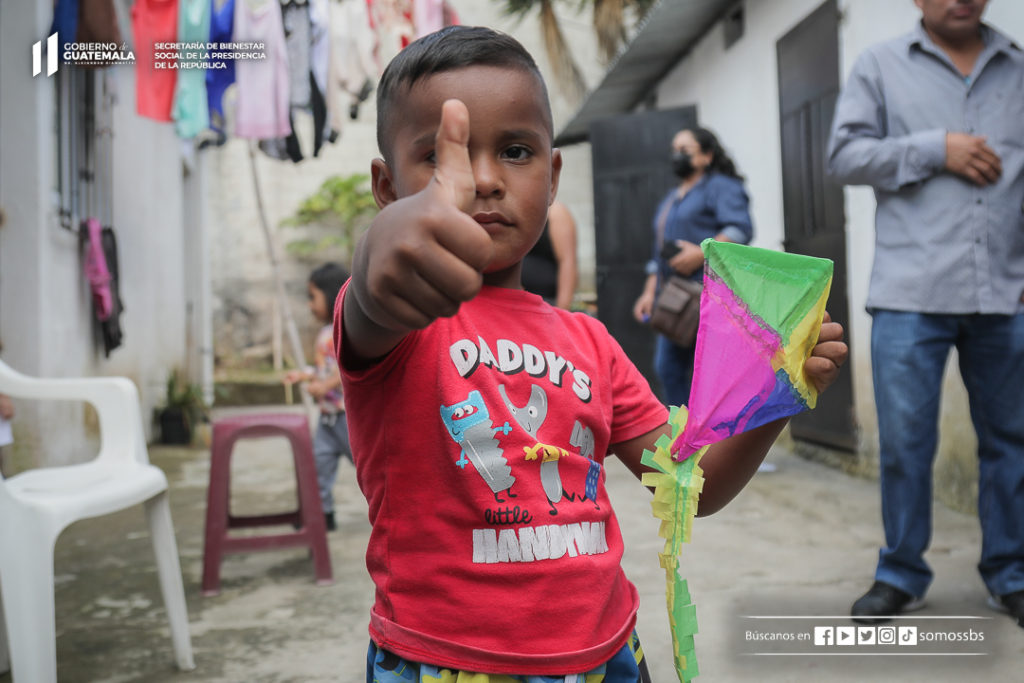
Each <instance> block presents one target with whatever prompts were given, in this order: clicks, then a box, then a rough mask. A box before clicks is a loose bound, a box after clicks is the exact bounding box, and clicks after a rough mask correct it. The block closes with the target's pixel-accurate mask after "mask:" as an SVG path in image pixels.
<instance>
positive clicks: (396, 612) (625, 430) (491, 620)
mask: <svg viewBox="0 0 1024 683" xmlns="http://www.w3.org/2000/svg"><path fill="white" fill-rule="evenodd" d="M346 291H347V286H346V289H343V290H342V296H339V297H338V302H339V303H338V306H339V310H340V306H341V302H342V300H343V297H344V295H345V292H346ZM341 328H342V325H341V316H340V315H336V316H335V335H334V339H335V340H336V351H337V350H339V349H340V340H341V339H342V329H341ZM342 366H343V363H342ZM342 378H343V380H344V389H345V397H346V406H347V409H348V415H349V433H350V438H351V443H352V452H353V453H354V455H355V463H356V474H357V478H358V481H359V486H360V488H361V489H362V491H363V494H364V495H365V496H366V499H367V501H368V503H369V516H370V522H371V524H372V525H373V530H372V532H371V535H370V542H369V547H368V549H367V554H366V564H367V568H368V569H369V572H370V576H371V577H372V579H373V581H374V584H375V585H376V602H375V604H374V606H373V609H372V612H371V617H370V635H371V636H372V638H373V639H374V641H375V642H376V643H377V644H378V645H379V646H381V647H383V648H385V649H387V650H390V651H392V652H394V653H396V654H398V655H401V656H404V657H407V658H410V659H413V660H416V661H420V662H426V663H431V664H435V665H439V666H448V667H454V668H458V669H463V670H469V671H478V672H482V673H530V674H539V675H543V674H552V675H553V674H565V673H570V672H579V671H586V670H589V669H591V668H593V667H596V666H597V665H599V664H601V663H602V662H604V661H607V660H608V659H609V658H610V657H612V656H613V655H614V654H615V652H616V651H617V650H618V649H619V648H620V647H621V646H622V645H623V643H625V641H626V639H627V638H628V637H629V634H630V632H631V631H632V629H633V626H634V623H635V620H636V610H637V607H638V594H637V591H636V589H635V588H634V586H633V585H632V584H631V583H630V582H629V580H627V579H626V576H625V573H624V572H623V570H622V568H621V565H620V560H621V557H622V549H623V547H622V537H621V534H620V531H619V525H618V522H617V520H616V518H615V515H614V514H613V513H612V509H611V503H610V502H609V500H608V496H607V493H606V492H605V488H604V473H603V468H602V467H601V464H602V463H603V461H604V458H605V455H606V453H607V451H608V447H609V444H612V443H617V442H621V441H625V440H627V439H631V438H634V437H637V436H640V435H642V434H646V433H647V432H649V431H651V430H653V429H656V428H658V427H660V426H662V425H664V424H665V422H666V419H667V415H668V413H667V410H666V408H665V407H664V406H663V405H662V404H661V403H660V402H659V401H658V400H657V398H655V396H654V395H653V393H652V392H651V390H650V388H649V386H648V384H647V382H646V380H644V378H643V377H642V376H641V374H640V373H639V371H638V370H637V369H636V367H635V366H634V365H633V364H632V363H631V362H630V361H629V360H628V359H627V358H626V355H625V353H624V352H623V351H622V349H621V347H620V346H619V345H618V344H617V343H616V342H615V341H614V340H613V339H612V338H611V336H610V335H609V334H608V332H607V330H606V329H605V328H604V326H603V325H602V324H601V323H599V322H598V321H596V320H594V319H593V318H591V317H589V316H587V315H585V314H582V313H575V314H574V313H568V312H566V311H562V310H560V309H556V308H554V307H552V306H549V305H548V304H546V303H545V302H544V301H543V300H542V299H541V298H540V297H538V296H536V295H534V294H529V293H527V292H523V291H519V290H511V289H502V288H494V287H484V288H483V290H482V291H481V292H480V294H479V295H478V296H477V297H476V298H475V299H473V300H472V301H470V302H468V303H465V304H463V305H462V307H461V308H460V310H459V313H458V315H456V316H455V317H453V318H441V319H438V320H437V321H435V322H434V323H432V324H431V325H430V326H429V327H428V328H426V329H425V330H420V331H417V332H413V333H411V334H409V335H408V336H407V337H406V338H405V339H404V340H403V341H402V343H401V344H399V346H398V347H397V348H395V350H394V351H392V352H391V353H390V354H389V355H388V356H387V357H386V358H385V359H384V360H383V361H381V362H380V363H379V364H377V365H375V366H373V367H372V368H370V369H369V370H366V371H361V372H348V371H345V370H344V369H343V370H342ZM637 493H638V495H641V493H642V491H641V490H640V488H639V484H638V485H637Z"/></svg>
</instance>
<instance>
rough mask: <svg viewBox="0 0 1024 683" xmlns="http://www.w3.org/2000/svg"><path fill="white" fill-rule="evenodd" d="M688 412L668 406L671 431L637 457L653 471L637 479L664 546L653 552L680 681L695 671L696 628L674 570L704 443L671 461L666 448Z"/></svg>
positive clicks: (696, 491) (686, 535)
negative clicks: (647, 492)
mask: <svg viewBox="0 0 1024 683" xmlns="http://www.w3.org/2000/svg"><path fill="white" fill-rule="evenodd" d="M688 415H689V413H688V411H687V410H686V408H685V407H684V406H680V407H678V408H672V409H671V413H670V415H669V425H671V427H672V434H671V436H662V437H661V438H660V439H659V440H658V441H657V443H655V450H654V452H653V453H652V452H651V451H644V455H643V458H642V459H641V462H643V464H644V465H647V466H648V467H650V468H652V469H655V470H658V471H657V472H645V473H644V475H643V480H642V481H643V483H644V485H645V486H651V487H653V488H654V499H653V500H652V501H651V510H652V511H653V512H654V516H655V517H657V518H658V519H660V520H661V528H660V529H659V530H658V535H659V536H661V537H662V538H664V539H665V548H664V550H663V551H662V552H660V553H658V557H659V559H660V560H661V566H662V568H664V570H665V600H666V603H667V605H668V620H669V624H670V625H671V627H672V649H673V655H674V658H675V665H676V674H677V675H678V676H679V680H680V683H686V681H689V680H691V679H692V678H694V677H695V676H697V674H698V673H699V672H698V671H697V657H696V655H695V653H694V647H693V635H694V634H695V633H696V632H697V608H696V606H695V605H693V604H692V603H691V602H690V592H689V590H688V589H687V587H686V579H684V578H683V577H682V576H680V574H679V555H680V553H681V552H682V546H683V543H688V542H689V541H690V530H691V528H692V527H693V518H694V516H695V515H696V514H697V500H698V498H700V491H701V488H703V486H704V476H703V475H704V472H703V470H701V468H700V465H699V463H700V459H701V457H702V456H703V455H704V452H705V451H707V446H705V447H704V448H702V449H700V450H699V451H697V452H696V453H694V454H693V455H692V456H690V457H689V458H687V459H686V460H683V461H682V462H676V461H675V460H673V459H672V452H673V451H675V450H677V449H676V448H675V447H674V446H675V442H676V439H678V438H679V436H680V435H681V434H682V433H683V428H684V427H685V426H686V420H687V417H688Z"/></svg>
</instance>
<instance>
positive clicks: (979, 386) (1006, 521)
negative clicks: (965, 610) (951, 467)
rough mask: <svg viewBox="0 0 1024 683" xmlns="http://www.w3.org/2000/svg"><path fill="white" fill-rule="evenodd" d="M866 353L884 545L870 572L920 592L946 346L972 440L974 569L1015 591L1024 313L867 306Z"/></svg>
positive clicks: (1021, 509)
mask: <svg viewBox="0 0 1024 683" xmlns="http://www.w3.org/2000/svg"><path fill="white" fill-rule="evenodd" d="M872 315H873V323H872V328H871V358H872V365H873V370H872V376H873V379H874V385H875V403H876V408H877V410H878V433H879V442H880V444H879V445H880V449H879V458H880V466H881V471H880V476H881V487H882V520H883V523H884V526H885V544H886V547H884V548H882V550H881V552H880V553H879V558H878V568H877V570H876V572H875V578H876V579H877V580H878V581H884V582H885V583H888V584H890V585H893V586H896V587H897V588H900V589H902V590H904V591H906V592H908V593H910V594H912V595H914V596H915V597H922V596H924V594H925V591H927V589H928V585H929V584H930V583H931V579H932V571H931V569H930V568H929V567H928V565H927V563H926V562H925V561H924V558H923V554H924V551H925V550H926V549H927V547H928V544H929V541H930V540H931V526H932V517H931V510H932V463H933V461H934V459H935V450H936V444H937V442H938V415H939V397H940V393H941V388H942V374H943V369H944V368H945V365H946V359H947V357H948V355H949V350H950V348H951V347H955V348H956V349H957V352H958V354H959V359H960V374H961V376H962V377H963V381H964V385H965V386H966V388H967V394H968V397H969V401H970V411H971V421H972V422H973V423H974V430H975V432H976V434H977V436H978V461H979V481H978V517H979V521H980V522H981V531H982V548H981V561H980V562H979V564H978V570H979V572H981V576H982V579H983V580H984V581H985V585H986V586H987V587H988V589H989V591H990V592H991V593H992V594H993V595H1005V594H1007V593H1012V592H1016V591H1019V590H1022V589H1024V315H1015V316H1005V315H935V314H923V313H909V312H901V311H888V310H875V311H873V313H872Z"/></svg>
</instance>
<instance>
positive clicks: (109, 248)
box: [100, 228, 124, 358]
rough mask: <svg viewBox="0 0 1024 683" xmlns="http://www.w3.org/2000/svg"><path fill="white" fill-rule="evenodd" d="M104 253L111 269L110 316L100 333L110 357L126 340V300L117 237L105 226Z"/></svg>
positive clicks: (105, 350) (104, 322)
mask: <svg viewBox="0 0 1024 683" xmlns="http://www.w3.org/2000/svg"><path fill="white" fill-rule="evenodd" d="M102 243H103V255H104V257H105V258H106V260H107V268H108V269H109V270H110V295H111V304H112V306H111V309H110V316H109V317H108V318H107V319H106V320H103V321H101V322H100V333H101V334H102V335H103V354H104V357H106V358H110V352H111V351H113V350H114V349H116V348H117V347H118V346H120V345H121V343H122V342H123V341H124V332H123V330H122V329H121V314H122V313H123V312H124V301H123V300H122V299H121V284H120V283H121V267H120V264H119V263H118V259H117V237H115V235H114V229H113V228H103V232H102Z"/></svg>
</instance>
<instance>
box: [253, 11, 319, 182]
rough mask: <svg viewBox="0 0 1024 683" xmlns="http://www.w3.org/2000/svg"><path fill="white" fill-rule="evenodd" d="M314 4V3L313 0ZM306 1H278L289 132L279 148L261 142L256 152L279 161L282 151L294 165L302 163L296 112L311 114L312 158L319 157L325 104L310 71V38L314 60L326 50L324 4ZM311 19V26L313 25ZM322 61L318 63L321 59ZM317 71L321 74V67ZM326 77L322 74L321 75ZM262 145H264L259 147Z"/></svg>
mask: <svg viewBox="0 0 1024 683" xmlns="http://www.w3.org/2000/svg"><path fill="white" fill-rule="evenodd" d="M314 1H315V0H314ZM311 4H312V3H311V1H310V0H282V2H281V12H282V23H283V25H284V34H285V45H286V46H287V50H288V81H289V86H290V89H291V97H290V98H289V99H290V103H291V107H290V109H289V112H288V116H289V124H290V128H291V132H290V133H289V134H288V136H287V137H286V138H285V139H284V144H283V146H282V145H281V144H280V143H279V142H278V141H276V140H264V141H262V142H261V144H260V149H261V150H263V151H264V152H266V153H267V154H268V155H270V156H272V157H274V158H280V156H279V155H280V153H281V151H282V150H283V151H284V152H285V154H286V155H287V157H288V158H289V159H291V160H292V161H294V162H295V163H298V162H300V161H302V160H303V158H304V156H303V154H302V146H301V144H300V142H299V137H298V134H297V132H296V127H295V113H296V110H299V111H307V112H310V113H311V114H312V115H313V156H319V154H320V148H321V147H322V146H323V141H324V136H325V134H327V133H328V130H327V104H326V100H325V99H324V95H323V90H322V89H321V88H320V86H319V85H318V84H317V80H316V79H317V75H316V73H314V71H313V59H312V57H313V47H314V39H317V40H319V41H320V42H319V44H318V45H317V48H318V55H317V56H318V57H320V56H321V53H322V52H324V51H326V50H327V49H328V45H327V43H325V42H324V40H325V39H326V38H327V37H328V35H327V25H326V24H327V12H328V8H327V7H326V2H324V3H323V6H318V7H317V8H315V9H314V8H313V7H312V6H311ZM314 20H315V26H314ZM321 61H322V60H321ZM317 68H318V69H320V70H321V71H323V69H322V65H320V64H318V65H317ZM324 77H325V78H326V75H325V74H324ZM263 143H266V144H263Z"/></svg>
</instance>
